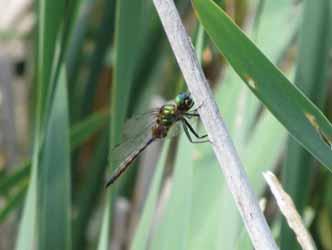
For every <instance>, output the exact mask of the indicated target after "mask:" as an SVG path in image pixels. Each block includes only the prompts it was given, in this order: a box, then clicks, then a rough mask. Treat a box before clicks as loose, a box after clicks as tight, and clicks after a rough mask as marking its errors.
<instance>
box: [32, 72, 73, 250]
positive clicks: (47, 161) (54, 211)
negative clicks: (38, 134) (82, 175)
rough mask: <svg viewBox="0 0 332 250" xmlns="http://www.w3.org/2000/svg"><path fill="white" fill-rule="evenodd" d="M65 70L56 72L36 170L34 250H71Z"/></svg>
mask: <svg viewBox="0 0 332 250" xmlns="http://www.w3.org/2000/svg"><path fill="white" fill-rule="evenodd" d="M66 88H67V81H66V72H65V67H64V66H63V67H62V69H61V71H60V76H59V81H58V83H57V87H56V89H55V95H54V101H53V103H52V105H51V112H50V114H49V120H48V122H47V127H46V131H45V143H44V147H43V150H42V151H41V160H40V165H39V168H38V180H39V181H38V203H37V204H38V211H39V212H38V249H71V226H70V200H71V198H70V196H71V194H70V186H71V184H70V146H69V145H70V144H69V117H68V105H67V99H68V96H67V89H66Z"/></svg>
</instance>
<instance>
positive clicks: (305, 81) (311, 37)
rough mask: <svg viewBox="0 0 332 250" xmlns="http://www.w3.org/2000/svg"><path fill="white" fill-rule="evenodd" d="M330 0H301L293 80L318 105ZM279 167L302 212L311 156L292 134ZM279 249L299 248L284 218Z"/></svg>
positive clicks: (323, 87) (325, 70)
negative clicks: (300, 24)
mask: <svg viewBox="0 0 332 250" xmlns="http://www.w3.org/2000/svg"><path fill="white" fill-rule="evenodd" d="M329 4H331V1H329V0H323V1H317V2H313V1H304V6H303V7H304V12H303V23H302V28H301V29H300V44H299V56H298V66H297V69H296V75H295V83H296V85H298V86H299V88H300V89H301V90H302V91H303V92H304V93H305V94H306V95H308V97H309V98H310V99H311V100H312V101H313V102H314V103H315V104H316V105H317V106H318V107H321V108H323V107H324V104H325V100H326V96H327V94H328V90H327V89H328V74H329V70H330V63H329V58H330V56H329V52H330V51H331V48H332V47H331V42H332V39H331V38H332V32H331V25H332V19H331V14H332V13H331V11H332V10H331V8H329ZM285 158H286V160H285V164H284V166H283V171H282V180H283V187H284V188H285V190H286V191H287V193H289V195H290V196H291V197H292V199H293V201H294V203H295V205H296V208H297V210H298V211H299V213H300V214H302V213H303V210H304V208H305V207H306V204H307V203H308V201H309V196H310V188H311V183H312V176H313V165H314V159H313V158H312V157H311V155H310V154H308V153H307V152H306V151H305V150H304V149H303V148H301V147H300V146H299V145H298V144H297V143H296V142H295V141H294V140H293V139H292V138H289V141H288V145H287V151H286V157H285ZM280 243H281V249H285V248H288V249H300V248H299V244H298V242H297V240H296V237H295V235H294V233H293V232H292V230H291V229H290V228H289V226H288V224H287V222H286V221H285V220H284V219H283V220H282V224H281V240H280Z"/></svg>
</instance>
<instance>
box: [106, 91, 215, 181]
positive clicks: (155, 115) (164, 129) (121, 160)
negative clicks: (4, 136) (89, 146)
mask: <svg viewBox="0 0 332 250" xmlns="http://www.w3.org/2000/svg"><path fill="white" fill-rule="evenodd" d="M193 106H194V100H193V99H192V97H191V95H190V94H189V93H187V92H184V93H180V94H178V95H177V96H176V98H175V99H174V100H173V101H172V102H170V103H167V104H165V105H163V106H161V107H160V108H156V109H154V110H152V111H150V112H146V113H143V114H140V115H138V116H134V117H132V118H131V119H129V120H128V121H127V122H126V124H125V126H124V129H123V137H124V138H123V139H124V141H123V142H122V143H121V144H119V145H117V146H115V147H114V149H113V150H112V152H111V164H112V165H116V166H117V168H116V169H115V171H114V172H113V174H112V175H111V177H110V178H109V179H108V181H107V183H106V187H108V186H110V185H111V184H112V183H114V182H115V181H116V180H117V179H118V178H119V177H120V176H121V175H122V174H123V173H124V172H125V171H126V170H127V169H128V167H129V166H130V165H131V164H132V163H133V161H134V160H135V159H136V158H137V157H138V156H139V155H140V154H141V153H142V152H143V151H144V150H145V149H146V148H147V147H148V146H149V145H150V144H151V143H153V142H154V141H156V140H160V139H164V138H166V137H172V136H175V135H177V134H178V131H179V129H178V127H179V125H180V126H181V125H182V127H183V129H184V132H185V134H186V135H187V137H188V139H189V141H190V142H191V143H205V142H209V140H208V139H204V138H206V137H207V135H199V134H198V133H197V132H196V131H195V130H194V128H193V127H192V126H191V125H190V123H189V121H188V119H191V118H192V117H199V114H198V112H197V109H198V108H196V109H193ZM191 109H193V110H192V111H191ZM190 133H192V134H193V135H194V136H195V137H196V138H197V139H196V140H193V139H192V137H191V134H190Z"/></svg>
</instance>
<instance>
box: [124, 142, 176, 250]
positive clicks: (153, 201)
mask: <svg viewBox="0 0 332 250" xmlns="http://www.w3.org/2000/svg"><path fill="white" fill-rule="evenodd" d="M169 146H170V141H167V142H166V145H164V147H163V151H162V153H161V157H160V159H159V161H158V165H157V167H156V171H155V173H154V176H153V179H152V183H151V187H150V189H149V190H150V191H149V194H148V196H147V199H146V202H145V205H144V210H143V213H142V215H141V218H140V221H139V224H138V226H137V229H136V232H135V236H134V239H133V241H132V243H131V247H130V249H131V250H141V249H147V246H148V239H149V233H150V232H151V228H152V226H153V224H152V220H153V216H154V212H155V209H156V206H157V200H158V194H159V191H160V186H161V181H162V174H163V169H164V166H165V163H166V158H167V154H168V152H169V149H170V147H169Z"/></svg>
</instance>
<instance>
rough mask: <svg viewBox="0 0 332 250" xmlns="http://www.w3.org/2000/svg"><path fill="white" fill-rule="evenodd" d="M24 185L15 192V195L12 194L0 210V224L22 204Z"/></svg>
mask: <svg viewBox="0 0 332 250" xmlns="http://www.w3.org/2000/svg"><path fill="white" fill-rule="evenodd" d="M26 189H27V187H26V185H22V187H20V188H19V190H16V191H15V194H12V195H11V196H10V197H9V198H8V199H7V200H6V203H5V206H4V207H3V208H2V209H1V210H0V223H2V222H3V221H4V220H5V219H6V217H7V216H8V215H9V214H10V213H11V212H12V211H13V210H14V209H15V208H16V207H18V206H19V204H20V203H21V202H22V200H23V197H24V195H25V192H26Z"/></svg>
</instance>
